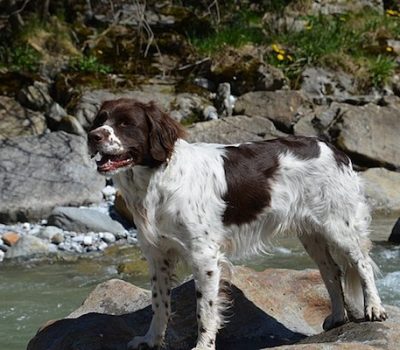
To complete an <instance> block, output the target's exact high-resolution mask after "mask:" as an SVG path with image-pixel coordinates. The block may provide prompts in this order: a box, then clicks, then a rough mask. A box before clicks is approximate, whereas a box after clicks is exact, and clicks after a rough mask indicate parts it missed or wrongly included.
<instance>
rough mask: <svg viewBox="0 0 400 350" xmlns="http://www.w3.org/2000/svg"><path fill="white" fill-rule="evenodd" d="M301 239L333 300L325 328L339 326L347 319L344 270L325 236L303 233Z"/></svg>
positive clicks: (324, 324)
mask: <svg viewBox="0 0 400 350" xmlns="http://www.w3.org/2000/svg"><path fill="white" fill-rule="evenodd" d="M299 239H300V241H301V243H302V244H303V246H304V248H305V250H306V251H307V253H308V254H309V255H310V257H311V258H312V259H313V260H314V261H315V263H316V264H317V265H318V268H319V271H320V273H321V277H322V280H323V281H324V283H325V286H326V288H327V290H328V293H329V297H330V300H331V307H332V313H331V314H330V315H329V316H328V317H327V318H326V319H325V321H324V323H323V328H324V330H329V329H332V328H335V327H338V326H340V325H342V324H343V323H345V322H346V321H347V315H346V309H345V304H344V296H343V290H342V284H341V275H342V271H341V269H340V267H339V266H338V265H337V264H336V263H335V261H334V260H333V258H332V256H331V254H330V252H329V249H328V245H327V243H326V241H325V239H324V237H321V236H320V235H316V234H303V235H300V236H299Z"/></svg>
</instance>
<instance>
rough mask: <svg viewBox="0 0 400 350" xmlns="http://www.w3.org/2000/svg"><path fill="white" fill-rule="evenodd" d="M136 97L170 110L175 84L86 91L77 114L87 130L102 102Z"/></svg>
mask: <svg viewBox="0 0 400 350" xmlns="http://www.w3.org/2000/svg"><path fill="white" fill-rule="evenodd" d="M121 97H127V98H135V99H137V100H139V101H142V102H150V101H156V102H157V105H159V106H160V107H161V108H163V109H165V110H169V109H170V106H171V103H172V102H173V100H174V98H175V97H174V87H173V85H168V84H165V85H157V84H154V85H142V86H140V88H139V89H138V90H129V91H121V92H118V93H115V92H112V91H110V90H91V91H85V92H84V93H83V95H82V97H81V99H80V101H79V103H78V106H77V108H76V113H75V116H76V118H77V119H78V121H79V123H80V124H81V125H82V126H83V128H84V129H85V130H87V129H88V128H89V126H90V125H91V123H92V121H93V119H94V117H95V115H96V113H97V111H98V110H99V108H100V105H101V104H102V102H104V101H106V100H112V99H116V98H121Z"/></svg>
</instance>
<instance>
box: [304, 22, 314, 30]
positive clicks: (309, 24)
mask: <svg viewBox="0 0 400 350" xmlns="http://www.w3.org/2000/svg"><path fill="white" fill-rule="evenodd" d="M312 27H313V24H312V23H311V22H308V23H307V24H306V25H305V28H306V29H307V30H311V29H312Z"/></svg>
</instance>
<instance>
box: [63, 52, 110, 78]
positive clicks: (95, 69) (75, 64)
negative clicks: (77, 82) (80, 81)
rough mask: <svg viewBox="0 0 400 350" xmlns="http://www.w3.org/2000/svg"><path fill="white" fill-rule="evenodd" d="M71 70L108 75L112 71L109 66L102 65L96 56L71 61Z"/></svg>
mask: <svg viewBox="0 0 400 350" xmlns="http://www.w3.org/2000/svg"><path fill="white" fill-rule="evenodd" d="M69 68H70V69H71V70H72V71H75V72H83V73H101V74H107V73H110V72H111V71H112V68H111V67H110V66H108V65H105V64H102V63H100V62H99V61H98V59H97V58H96V57H95V56H89V57H86V56H82V57H76V58H73V59H71V60H70V61H69Z"/></svg>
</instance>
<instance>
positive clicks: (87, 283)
mask: <svg viewBox="0 0 400 350" xmlns="http://www.w3.org/2000/svg"><path fill="white" fill-rule="evenodd" d="M394 222H395V219H394V218H377V219H374V221H373V225H372V226H373V234H372V235H371V238H372V239H373V240H374V242H375V245H374V248H373V251H372V255H373V258H374V260H375V261H376V263H377V264H378V266H379V267H380V269H381V271H382V275H381V276H380V277H379V279H378V288H379V290H380V293H381V296H382V298H383V300H384V302H385V303H387V304H392V305H396V306H399V307H400V288H399V286H400V246H393V245H389V244H387V243H385V241H386V240H387V238H388V236H389V234H390V231H391V228H392V227H393V225H394ZM274 244H275V248H273V251H274V252H273V254H270V255H267V256H263V257H258V258H255V259H252V260H251V261H245V262H243V263H244V264H245V265H247V266H250V267H252V268H255V269H257V270H262V269H265V268H267V267H273V268H291V269H297V270H301V269H304V268H313V267H315V265H314V264H313V262H312V261H311V260H310V259H309V258H308V256H307V255H306V253H305V252H304V250H303V248H302V247H301V246H300V244H299V243H298V241H297V240H296V239H290V238H285V239H280V240H277V241H276V242H274ZM124 261H137V262H138V264H137V266H138V269H137V270H136V271H137V272H136V273H135V274H133V275H129V276H124V275H122V276H121V275H120V274H118V265H119V264H121V262H124ZM143 266H145V264H144V263H143V261H142V260H141V258H140V253H139V252H138V250H137V249H136V248H129V249H128V248H125V249H116V248H114V249H111V251H110V252H108V254H107V255H106V256H103V257H101V258H99V257H93V258H89V259H87V258H85V259H76V258H73V257H71V258H70V259H67V260H65V259H64V260H63V261H60V262H54V261H53V262H51V263H49V262H47V263H35V262H30V263H26V264H24V265H9V264H0V349H1V350H23V349H25V348H26V345H27V343H28V341H29V339H30V338H32V337H33V336H34V334H35V332H36V330H37V329H38V327H39V326H40V325H42V324H43V323H44V322H46V321H48V320H54V319H58V318H62V317H64V316H66V315H67V314H69V313H70V312H71V311H73V310H74V309H76V308H77V307H78V306H79V305H80V304H81V302H82V301H83V300H84V298H85V296H87V295H88V293H89V292H90V291H91V290H92V289H93V288H94V287H95V286H96V285H97V284H98V283H100V282H103V281H105V280H107V279H110V278H123V279H125V280H126V281H129V282H132V283H134V284H136V285H138V286H141V287H145V288H148V287H149V284H148V276H147V273H146V269H145V268H144V267H143ZM181 273H182V272H181Z"/></svg>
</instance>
